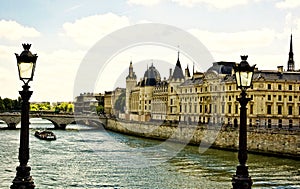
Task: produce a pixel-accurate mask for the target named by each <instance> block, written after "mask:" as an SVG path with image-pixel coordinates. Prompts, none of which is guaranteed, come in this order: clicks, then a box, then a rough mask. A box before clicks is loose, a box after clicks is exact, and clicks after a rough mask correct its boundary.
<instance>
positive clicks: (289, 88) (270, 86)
mask: <svg viewBox="0 0 300 189" xmlns="http://www.w3.org/2000/svg"><path fill="white" fill-rule="evenodd" d="M267 88H268V89H269V90H271V89H272V84H268V87H267ZM273 89H274V90H283V85H282V84H278V85H277V88H276V87H273ZM288 90H290V91H292V90H293V85H291V84H289V85H288ZM299 90H300V86H299Z"/></svg>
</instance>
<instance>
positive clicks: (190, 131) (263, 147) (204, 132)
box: [106, 119, 300, 158]
mask: <svg viewBox="0 0 300 189" xmlns="http://www.w3.org/2000/svg"><path fill="white" fill-rule="evenodd" d="M106 129H108V130H112V131H115V132H119V133H124V134H128V135H134V136H139V137H145V138H152V139H158V140H172V141H176V142H184V143H189V144H192V145H201V146H210V145H211V147H214V148H220V149H226V150H237V149H238V136H239V131H238V129H230V128H218V127H212V126H210V127H207V126H196V125H184V124H162V123H156V122H128V121H120V120H113V119H109V120H108V123H107V126H106ZM248 151H249V152H253V153H264V154H270V155H279V156H287V157H293V158H299V157H300V132H299V130H297V131H295V130H294V131H289V130H270V129H251V130H250V131H248Z"/></svg>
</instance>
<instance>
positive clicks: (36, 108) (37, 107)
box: [30, 102, 51, 111]
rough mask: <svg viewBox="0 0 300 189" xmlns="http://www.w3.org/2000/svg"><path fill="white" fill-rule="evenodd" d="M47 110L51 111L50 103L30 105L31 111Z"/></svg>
mask: <svg viewBox="0 0 300 189" xmlns="http://www.w3.org/2000/svg"><path fill="white" fill-rule="evenodd" d="M47 110H51V106H50V102H45V103H32V104H30V111H47Z"/></svg>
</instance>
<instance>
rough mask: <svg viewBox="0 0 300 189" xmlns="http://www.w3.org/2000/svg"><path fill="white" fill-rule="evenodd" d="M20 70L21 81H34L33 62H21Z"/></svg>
mask: <svg viewBox="0 0 300 189" xmlns="http://www.w3.org/2000/svg"><path fill="white" fill-rule="evenodd" d="M18 69H19V76H20V79H21V80H29V81H31V80H32V77H33V69H34V64H33V62H19V63H18Z"/></svg>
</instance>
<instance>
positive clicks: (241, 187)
mask: <svg viewBox="0 0 300 189" xmlns="http://www.w3.org/2000/svg"><path fill="white" fill-rule="evenodd" d="M252 183H253V182H252V180H251V177H249V174H248V167H247V166H245V165H238V166H237V170H236V175H233V177H232V186H233V189H251V186H252Z"/></svg>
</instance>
